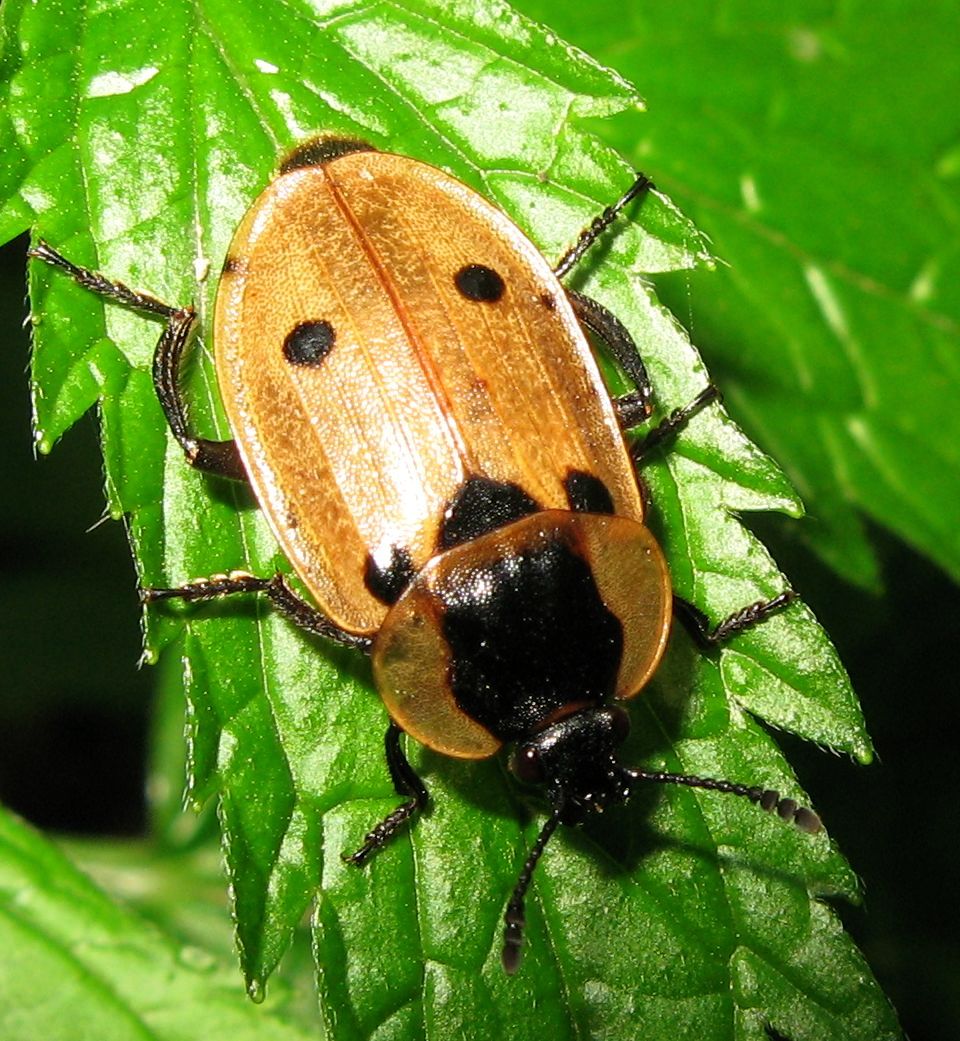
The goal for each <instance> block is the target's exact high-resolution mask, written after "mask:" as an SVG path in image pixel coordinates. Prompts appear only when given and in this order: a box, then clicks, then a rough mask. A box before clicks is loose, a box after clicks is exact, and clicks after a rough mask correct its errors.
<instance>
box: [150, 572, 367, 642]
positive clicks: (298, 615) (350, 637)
mask: <svg viewBox="0 0 960 1041" xmlns="http://www.w3.org/2000/svg"><path fill="white" fill-rule="evenodd" d="M236 593H264V594H266V596H267V598H268V599H269V601H270V603H271V604H272V605H273V606H274V607H275V608H276V609H277V610H278V611H279V612H280V614H282V615H283V616H284V618H287V619H289V620H290V621H291V622H293V624H294V625H296V626H297V628H298V629H303V630H304V631H305V632H308V633H311V634H312V635H313V636H322V637H323V638H324V639H326V640H333V641H335V642H336V643H340V644H343V645H344V646H345V647H355V648H357V649H358V650H362V651H369V650H370V642H371V641H370V638H369V637H368V636H357V635H356V634H355V633H348V632H347V631H346V630H344V629H341V628H340V627H339V626H338V625H335V624H334V623H333V622H331V621H330V619H329V618H327V616H326V615H325V614H323V613H322V612H320V611H318V610H317V609H316V608H315V607H314V606H313V605H312V604H309V603H307V601H306V600H304V599H303V597H301V596H298V595H297V594H296V593H295V592H294V591H293V589H291V588H290V585H289V584H288V583H287V580H286V578H284V576H283V575H282V574H281V573H280V572H279V571H278V572H277V573H276V574H275V575H274V576H273V577H272V578H257V577H256V575H248V574H247V573H246V572H245V571H231V572H230V574H229V575H213V576H212V577H211V578H202V579H197V580H196V581H194V582H188V583H187V584H186V585H182V586H177V587H174V588H171V589H150V588H147V589H141V590H140V600H141V602H142V603H144V604H152V603H156V602H157V601H158V600H188V601H191V602H195V601H202V600H217V599H219V598H220V597H222V596H231V595H233V594H236Z"/></svg>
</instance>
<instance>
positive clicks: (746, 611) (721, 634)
mask: <svg viewBox="0 0 960 1041" xmlns="http://www.w3.org/2000/svg"><path fill="white" fill-rule="evenodd" d="M796 599H797V593H796V592H795V590H793V589H785V590H784V591H783V592H782V593H778V594H777V596H775V597H773V598H772V599H770V600H757V601H756V602H755V603H752V604H748V605H747V606H746V607H741V608H740V610H739V611H734V612H733V614H732V615H730V616H729V617H728V618H724V620H723V621H722V622H720V623H719V625H716V626H714V627H713V628H711V627H710V621H709V619H708V618H707V616H706V615H705V614H704V613H703V611H701V610H700V608H699V607H694V605H693V604H691V603H688V602H687V601H686V600H683V599H681V598H680V597H678V596H674V598H673V606H674V611H675V613H676V615H677V617H678V618H679V619H680V620H681V621H682V622H683V623H684V625H685V626H686V628H687V631H688V632H689V633H690V635H691V636H692V637H693V639H694V640H695V641H696V642H697V644H698V645H699V646H700V647H701V648H702V649H703V650H712V649H714V648H716V647H719V646H721V645H722V644H724V643H726V642H727V641H728V640H730V639H732V638H733V637H734V636H736V635H737V634H738V633H742V632H744V631H745V630H747V629H752V628H753V627H754V626H755V625H757V623H758V622H762V621H763V620H764V619H765V618H769V617H770V615H772V614H776V613H777V612H778V611H782V610H783V609H784V608H785V607H788V606H789V605H790V604H792V603H793V601H794V600H796Z"/></svg>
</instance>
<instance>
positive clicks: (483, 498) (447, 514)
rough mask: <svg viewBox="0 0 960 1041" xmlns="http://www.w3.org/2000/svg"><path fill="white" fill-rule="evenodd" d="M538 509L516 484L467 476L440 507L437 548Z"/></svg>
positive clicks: (486, 530) (447, 545)
mask: <svg viewBox="0 0 960 1041" xmlns="http://www.w3.org/2000/svg"><path fill="white" fill-rule="evenodd" d="M539 509H540V506H538V505H537V503H536V502H534V500H533V499H531V498H530V496H529V495H527V493H526V492H525V491H524V490H523V489H522V488H521V487H520V486H519V485H518V484H512V483H511V482H509V481H493V480H491V479H490V478H489V477H477V476H473V477H468V478H467V479H466V480H465V481H464V482H463V484H461V485H460V487H459V488H458V489H457V491H456V494H455V495H454V496H453V498H452V499H451V500H450V502H449V503H448V504H447V508H446V509H445V510H444V511H443V522H442V523H441V525H440V535H439V537H438V538H437V544H438V546H439V548H440V549H450V547H451V546H458V545H459V544H460V543H461V542H469V541H470V539H475V538H478V537H479V536H480V535H485V534H486V533H487V532H488V531H493V530H494V529H495V528H502V527H503V526H504V525H505V524H510V523H511V522H512V521H515V520H519V519H520V518H521V517H527V516H529V514H531V513H536V512H537V510H539Z"/></svg>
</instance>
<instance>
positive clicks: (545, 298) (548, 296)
mask: <svg viewBox="0 0 960 1041" xmlns="http://www.w3.org/2000/svg"><path fill="white" fill-rule="evenodd" d="M540 303H541V304H543V306H544V307H545V308H546V309H547V310H548V311H556V309H557V298H556V297H555V296H554V295H553V293H541V294H540Z"/></svg>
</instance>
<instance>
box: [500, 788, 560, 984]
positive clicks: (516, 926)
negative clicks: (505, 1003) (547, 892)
mask: <svg viewBox="0 0 960 1041" xmlns="http://www.w3.org/2000/svg"><path fill="white" fill-rule="evenodd" d="M560 813H561V811H560V810H559V809H556V810H554V811H553V813H552V814H551V815H550V816H549V817H548V818H547V820H546V822H545V823H544V825H543V827H542V828H541V829H540V834H539V835H538V836H537V841H536V842H535V843H534V844H533V848H532V849H531V850H530V855H529V856H528V857H527V862H526V863H525V864H524V865H523V870H522V871H521V872H520V877H519V878H518V879H517V884H516V885H515V886H514V887H513V895H512V896H511V897H510V903H509V904H507V910H506V913H505V914H504V916H503V921H504V926H503V953H502V954H501V955H500V959H501V961H502V962H503V971H504V972H505V973H506V974H507V975H508V976H512V975H513V974H514V973H515V972H516V971H517V969H518V968H519V967H520V958H521V957H522V955H521V947H522V946H523V927H524V925H525V924H526V917H525V916H524V913H523V898H524V896H526V892H527V888H528V887H529V885H530V879H531V878H532V877H533V869H534V868H535V867H536V866H537V861H538V860H539V859H540V856H541V854H542V853H543V851H544V848H545V847H546V845H547V843H548V842H549V841H550V836H551V835H552V834H553V833H554V832H555V831H556V830H557V825H558V824H559V823H560Z"/></svg>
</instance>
